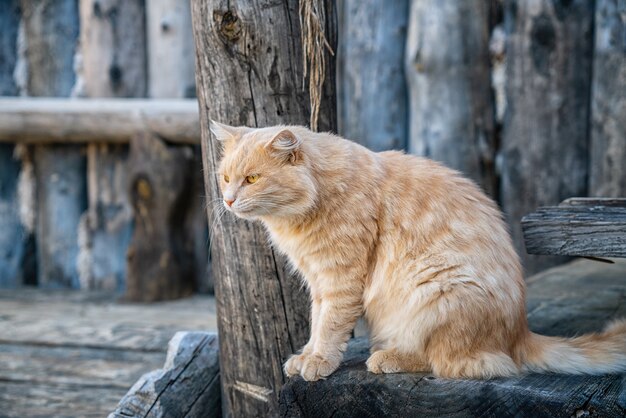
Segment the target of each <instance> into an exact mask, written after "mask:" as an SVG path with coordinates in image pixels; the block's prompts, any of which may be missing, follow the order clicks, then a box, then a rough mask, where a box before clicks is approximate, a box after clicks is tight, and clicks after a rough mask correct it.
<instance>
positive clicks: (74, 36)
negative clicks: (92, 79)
mask: <svg viewBox="0 0 626 418" xmlns="http://www.w3.org/2000/svg"><path fill="white" fill-rule="evenodd" d="M21 7H22V16H23V19H22V22H23V25H24V33H25V42H26V61H27V65H28V76H27V83H26V90H27V93H28V94H29V95H31V96H69V95H70V93H71V90H72V86H73V84H74V79H75V74H74V70H73V64H74V52H75V48H76V44H77V41H78V27H79V23H78V3H77V1H76V0H59V1H49V0H33V1H26V0H22V2H21ZM0 124H1V123H0ZM34 154H35V159H34V162H35V173H36V178H37V205H38V207H37V227H36V234H37V266H38V273H37V276H38V281H39V284H41V285H43V286H47V287H50V286H73V287H78V285H79V282H78V272H77V268H76V257H77V255H78V242H77V236H78V224H79V220H80V216H81V215H82V213H83V211H84V210H85V208H86V199H87V197H86V187H85V154H84V149H83V148H82V147H78V146H71V147H62V148H60V147H57V146H54V145H51V146H38V147H36V149H35V153H34Z"/></svg>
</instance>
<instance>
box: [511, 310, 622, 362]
mask: <svg viewBox="0 0 626 418" xmlns="http://www.w3.org/2000/svg"><path fill="white" fill-rule="evenodd" d="M522 358H523V359H524V360H523V362H524V368H525V369H526V370H528V371H534V372H555V373H566V374H604V373H617V372H624V371H626V319H621V320H618V321H615V322H613V323H611V324H609V325H608V326H607V327H606V329H605V330H604V331H603V332H600V333H593V334H585V335H582V336H580V337H575V338H559V337H547V336H544V335H539V334H534V333H531V334H530V336H529V338H528V339H527V341H526V343H525V344H524V349H523V353H522Z"/></svg>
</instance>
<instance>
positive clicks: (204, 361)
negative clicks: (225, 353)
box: [109, 332, 222, 418]
mask: <svg viewBox="0 0 626 418" xmlns="http://www.w3.org/2000/svg"><path fill="white" fill-rule="evenodd" d="M220 401H221V399H220V373H219V347H218V338H217V334H209V333H205V332H179V333H177V334H176V335H175V336H174V338H172V340H171V341H170V343H169V348H168V351H167V360H166V361H165V365H164V366H163V368H162V369H159V370H154V371H152V372H150V373H147V374H145V375H143V376H142V377H141V378H140V379H139V380H138V381H137V382H136V383H135V384H134V385H133V387H132V388H131V389H130V390H129V391H128V393H127V394H126V395H125V396H124V398H122V400H121V401H120V402H119V404H118V406H117V408H116V409H115V411H113V412H112V413H111V414H110V415H109V418H124V417H136V418H148V417H150V418H178V417H180V418H183V417H189V418H204V417H221V415H222V414H221V405H220Z"/></svg>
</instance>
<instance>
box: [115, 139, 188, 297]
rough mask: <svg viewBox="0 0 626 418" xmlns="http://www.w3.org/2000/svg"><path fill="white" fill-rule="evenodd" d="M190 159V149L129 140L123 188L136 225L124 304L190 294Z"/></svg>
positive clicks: (154, 141) (154, 140)
mask: <svg viewBox="0 0 626 418" xmlns="http://www.w3.org/2000/svg"><path fill="white" fill-rule="evenodd" d="M192 161H193V157H192V152H191V149H190V148H187V147H168V146H167V145H166V144H165V143H164V142H163V141H161V140H160V139H158V138H156V137H153V136H151V135H149V134H146V133H142V134H138V135H137V136H136V137H135V138H133V140H132V142H131V148H130V161H129V168H130V172H129V173H128V186H127V187H128V193H129V195H130V199H131V202H132V205H133V217H134V224H135V227H134V230H133V235H132V238H131V242H130V246H129V248H128V270H127V277H126V294H125V298H126V299H128V300H132V301H143V302H154V301H158V300H167V299H176V298H180V297H183V296H188V295H190V294H191V293H192V292H193V291H194V288H195V281H194V267H195V262H194V258H193V251H194V246H193V241H192V240H191V239H190V237H189V236H188V235H187V232H188V231H187V229H186V228H185V221H186V219H187V217H188V215H189V211H190V207H189V201H190V196H191V194H192V191H193V188H192V185H193V181H192V177H191V175H192V174H191V170H190V163H191V162H192Z"/></svg>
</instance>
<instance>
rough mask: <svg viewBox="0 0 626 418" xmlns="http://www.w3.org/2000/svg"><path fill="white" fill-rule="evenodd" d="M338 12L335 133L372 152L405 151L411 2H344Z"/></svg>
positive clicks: (357, 0) (339, 4)
mask: <svg viewBox="0 0 626 418" xmlns="http://www.w3.org/2000/svg"><path fill="white" fill-rule="evenodd" d="M337 8H338V9H339V11H340V13H339V14H340V16H341V17H340V24H339V31H340V33H339V49H338V52H337V108H338V119H339V133H340V134H341V135H342V136H344V137H346V138H349V139H352V140H354V141H356V142H358V143H360V144H362V145H365V146H366V147H368V148H369V149H371V150H374V151H384V150H388V149H405V148H406V146H407V139H408V110H407V107H408V100H407V85H406V80H405V76H404V48H405V43H406V31H407V25H408V16H409V0H398V1H393V2H386V3H384V2H380V1H376V0H367V1H359V0H342V1H340V2H338V3H337Z"/></svg>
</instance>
